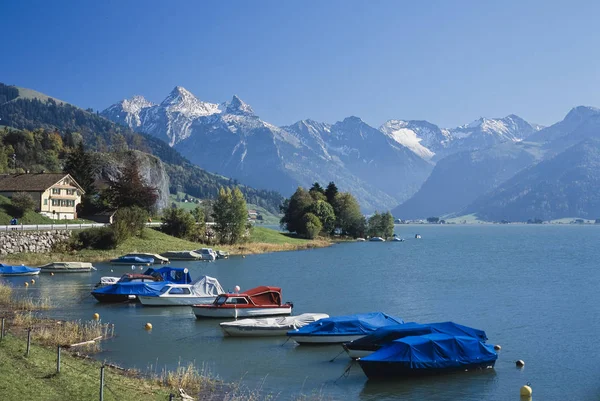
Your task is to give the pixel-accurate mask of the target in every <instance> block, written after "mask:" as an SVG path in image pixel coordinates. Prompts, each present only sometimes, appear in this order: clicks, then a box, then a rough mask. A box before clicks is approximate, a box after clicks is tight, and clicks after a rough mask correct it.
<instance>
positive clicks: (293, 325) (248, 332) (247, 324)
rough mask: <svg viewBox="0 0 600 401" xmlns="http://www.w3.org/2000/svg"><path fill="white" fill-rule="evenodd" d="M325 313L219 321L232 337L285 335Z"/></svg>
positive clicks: (324, 315)
mask: <svg viewBox="0 0 600 401" xmlns="http://www.w3.org/2000/svg"><path fill="white" fill-rule="evenodd" d="M328 317H329V315H326V314H325V313H303V314H301V315H298V316H282V317H267V318H264V319H242V320H236V321H233V322H223V323H221V329H222V330H223V333H224V334H225V335H227V336H232V337H264V336H285V334H286V333H287V332H288V331H290V330H293V329H298V328H300V327H304V326H306V325H307V324H310V323H313V322H316V321H317V320H320V319H325V318H328Z"/></svg>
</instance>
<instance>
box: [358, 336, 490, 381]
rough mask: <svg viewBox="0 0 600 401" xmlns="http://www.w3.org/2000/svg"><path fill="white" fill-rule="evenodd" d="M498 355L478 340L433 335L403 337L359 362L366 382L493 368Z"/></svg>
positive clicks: (465, 337)
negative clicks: (366, 378)
mask: <svg viewBox="0 0 600 401" xmlns="http://www.w3.org/2000/svg"><path fill="white" fill-rule="evenodd" d="M496 359H498V354H496V352H495V351H494V348H493V346H491V345H488V344H485V343H483V342H482V341H480V340H479V339H477V338H474V337H467V336H453V335H449V334H441V333H433V334H425V335H421V336H412V337H404V338H401V339H399V340H394V341H392V342H391V343H389V344H386V345H385V346H383V347H382V348H381V349H379V350H378V351H377V352H374V353H372V354H371V355H369V356H366V357H364V358H360V359H358V363H359V365H360V367H361V368H362V370H363V372H365V374H366V375H367V377H368V378H369V379H373V378H394V379H396V378H402V377H408V376H420V375H432V374H440V373H447V372H452V371H465V370H481V369H488V368H493V367H494V364H495V363H496Z"/></svg>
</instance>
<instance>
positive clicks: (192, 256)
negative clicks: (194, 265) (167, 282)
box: [161, 251, 202, 260]
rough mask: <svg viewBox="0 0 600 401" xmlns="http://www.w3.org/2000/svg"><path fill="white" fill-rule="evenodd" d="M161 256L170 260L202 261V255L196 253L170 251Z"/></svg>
mask: <svg viewBox="0 0 600 401" xmlns="http://www.w3.org/2000/svg"><path fill="white" fill-rule="evenodd" d="M161 256H163V257H165V258H169V259H170V260H201V259H202V255H200V254H199V253H197V252H196V251H169V252H165V253H162V254H161Z"/></svg>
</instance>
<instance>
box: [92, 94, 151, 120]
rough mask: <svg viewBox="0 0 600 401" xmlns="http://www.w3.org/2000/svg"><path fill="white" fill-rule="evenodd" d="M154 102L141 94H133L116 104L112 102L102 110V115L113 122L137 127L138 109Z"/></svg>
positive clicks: (149, 105)
mask: <svg viewBox="0 0 600 401" xmlns="http://www.w3.org/2000/svg"><path fill="white" fill-rule="evenodd" d="M152 106H154V103H152V102H150V101H148V100H146V98H144V97H143V96H139V95H135V96H133V97H132V98H131V99H125V100H122V101H120V102H119V103H117V104H113V105H112V106H110V107H109V108H108V109H106V110H104V111H103V112H102V115H103V116H104V117H106V118H108V119H110V120H112V121H114V122H117V123H119V124H122V125H126V126H129V127H139V126H140V125H141V124H142V122H141V121H140V111H141V110H142V109H145V108H148V107H152Z"/></svg>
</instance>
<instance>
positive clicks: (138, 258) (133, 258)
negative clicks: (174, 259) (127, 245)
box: [110, 256, 154, 264]
mask: <svg viewBox="0 0 600 401" xmlns="http://www.w3.org/2000/svg"><path fill="white" fill-rule="evenodd" d="M110 262H111V263H131V264H136V263H142V264H147V263H154V258H143V257H141V256H121V257H120V258H117V259H113V260H111V261H110Z"/></svg>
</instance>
